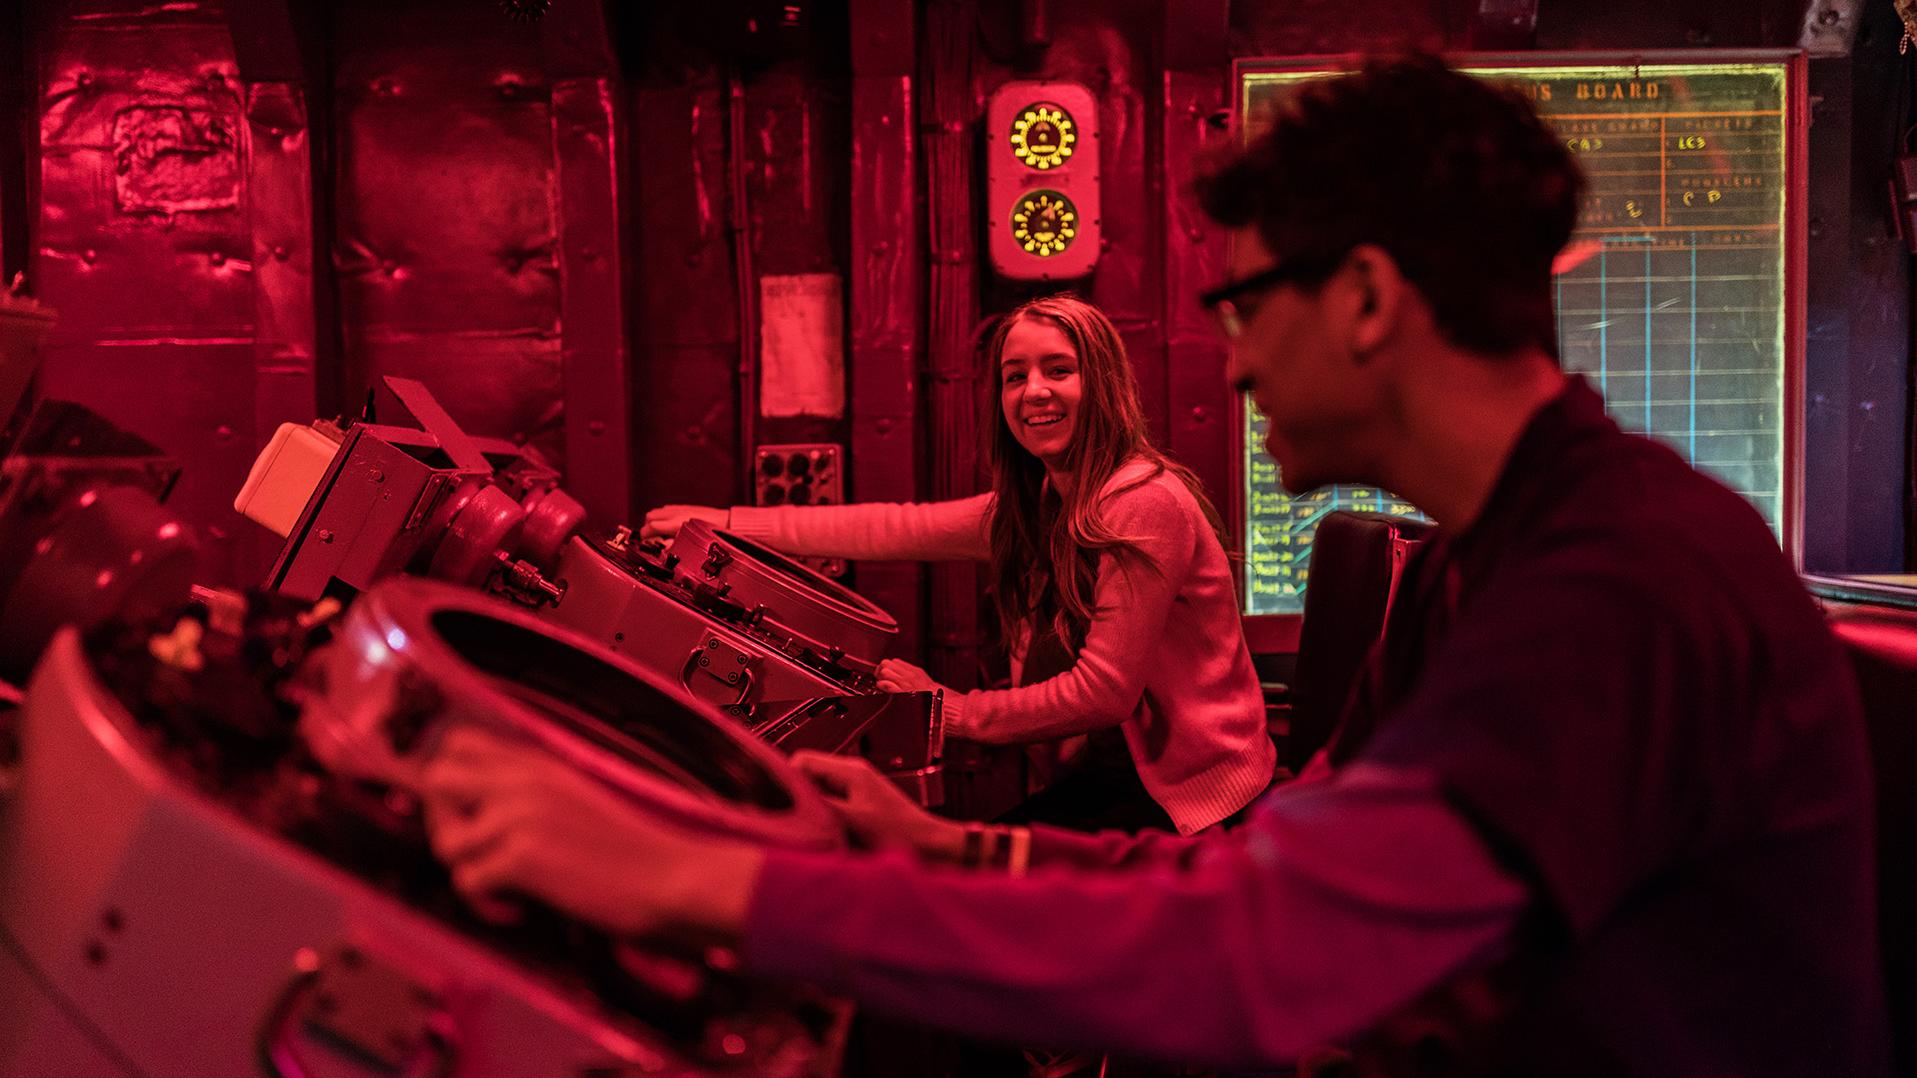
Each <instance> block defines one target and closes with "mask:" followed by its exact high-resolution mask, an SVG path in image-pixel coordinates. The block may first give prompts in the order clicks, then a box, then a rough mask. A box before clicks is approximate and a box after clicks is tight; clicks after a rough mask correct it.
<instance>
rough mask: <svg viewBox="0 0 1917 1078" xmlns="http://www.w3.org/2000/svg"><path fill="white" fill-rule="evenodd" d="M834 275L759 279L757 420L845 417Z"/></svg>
mask: <svg viewBox="0 0 1917 1078" xmlns="http://www.w3.org/2000/svg"><path fill="white" fill-rule="evenodd" d="M842 291H843V288H842V284H841V282H840V280H839V276H838V274H836V273H798V274H793V275H791V276H784V277H780V276H771V275H767V276H764V277H761V278H759V315H760V317H759V345H760V348H759V414H760V415H762V416H771V417H775V418H783V417H788V416H817V417H820V418H825V419H838V418H841V417H843V416H844V415H845V315H844V306H843V304H842V302H841V300H840V298H839V297H840V295H841V294H842Z"/></svg>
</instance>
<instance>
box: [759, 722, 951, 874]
mask: <svg viewBox="0 0 1917 1078" xmlns="http://www.w3.org/2000/svg"><path fill="white" fill-rule="evenodd" d="M792 765H793V766H794V767H797V768H798V769H799V770H800V771H803V772H804V773H805V775H806V777H807V778H810V779H811V780H812V782H813V784H814V785H816V786H818V788H819V789H820V790H822V791H824V793H825V795H826V796H827V797H829V798H831V800H832V803H833V805H834V807H836V808H837V809H838V810H839V815H840V816H841V817H842V818H844V820H845V823H846V826H847V827H849V828H850V829H851V830H852V833H853V834H855V835H857V836H858V837H859V838H860V839H861V840H863V841H864V842H865V843H866V844H867V845H871V846H886V845H902V846H908V847H910V848H912V849H914V850H916V851H918V852H919V854H920V855H922V856H924V857H927V858H930V859H932V860H936V861H957V860H958V859H959V857H960V855H961V854H962V853H963V851H964V847H965V829H964V827H962V826H961V825H959V824H956V823H953V822H952V821H950V820H944V819H940V818H939V817H937V816H934V815H932V814H931V813H929V812H927V811H925V810H924V809H922V808H920V807H919V806H918V805H916V804H914V803H913V802H912V800H911V799H910V798H908V797H906V796H905V794H903V793H902V792H900V790H899V788H898V787H897V786H894V785H893V784H892V781H891V780H890V779H888V778H886V777H885V776H884V775H881V774H879V770H878V768H875V767H873V766H872V765H871V763H869V762H868V761H866V760H864V759H862V758H860V757H857V756H830V755H827V754H825V753H823V752H812V751H809V750H801V751H799V752H795V753H793V754H792Z"/></svg>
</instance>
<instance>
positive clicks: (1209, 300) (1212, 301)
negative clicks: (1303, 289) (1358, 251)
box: [1198, 251, 1350, 340]
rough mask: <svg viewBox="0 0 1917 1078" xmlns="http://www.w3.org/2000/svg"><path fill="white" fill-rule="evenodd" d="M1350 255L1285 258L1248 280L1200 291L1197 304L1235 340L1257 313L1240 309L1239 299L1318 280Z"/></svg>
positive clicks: (1229, 282)
mask: <svg viewBox="0 0 1917 1078" xmlns="http://www.w3.org/2000/svg"><path fill="white" fill-rule="evenodd" d="M1349 253H1350V252H1348V251H1341V252H1339V253H1338V254H1337V255H1336V256H1334V257H1330V258H1325V257H1308V256H1307V257H1301V258H1290V259H1282V260H1280V261H1278V262H1275V263H1273V264H1272V265H1269V266H1266V267H1265V268H1264V269H1261V270H1259V271H1258V272H1257V273H1254V274H1252V275H1251V276H1249V277H1241V278H1239V279H1238V280H1236V281H1226V282H1225V283H1224V284H1221V285H1218V286H1217V287H1215V288H1208V289H1206V290H1205V291H1203V292H1200V293H1199V294H1198V305H1199V306H1201V307H1203V308H1204V309H1205V310H1207V311H1210V312H1211V314H1212V317H1214V318H1216V319H1218V325H1219V328H1221V329H1223V330H1224V332H1225V336H1226V337H1227V338H1230V339H1234V340H1235V339H1237V338H1238V337H1239V336H1241V335H1243V333H1244V332H1245V323H1246V322H1248V321H1250V320H1251V317H1252V315H1253V314H1254V313H1255V311H1252V312H1247V311H1244V310H1243V309H1241V308H1240V306H1239V305H1238V303H1237V302H1235V301H1236V300H1237V299H1238V297H1240V296H1249V295H1252V294H1254V293H1258V292H1268V291H1270V290H1271V289H1273V288H1276V287H1277V286H1279V285H1281V284H1284V283H1285V282H1287V281H1296V280H1301V279H1308V278H1311V277H1316V276H1318V275H1319V274H1321V273H1325V272H1327V271H1329V270H1330V269H1333V268H1335V267H1336V266H1337V265H1338V263H1340V262H1342V261H1344V258H1345V255H1346V254H1349Z"/></svg>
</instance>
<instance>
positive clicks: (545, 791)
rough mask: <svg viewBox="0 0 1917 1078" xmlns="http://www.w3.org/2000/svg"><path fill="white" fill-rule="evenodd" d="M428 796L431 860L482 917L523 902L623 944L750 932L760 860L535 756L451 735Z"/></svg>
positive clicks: (469, 733) (470, 735)
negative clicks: (515, 898) (532, 901)
mask: <svg viewBox="0 0 1917 1078" xmlns="http://www.w3.org/2000/svg"><path fill="white" fill-rule="evenodd" d="M421 792H422V793H423V795H424V800H425V807H426V826H427V833H428V835H429V837H430V838H431V840H432V845H433V850H434V851H435V852H436V853H438V854H439V856H440V859H441V860H443V861H445V862H446V864H447V866H448V867H449V868H451V869H452V877H453V884H454V886H455V887H456V888H458V890H459V891H460V893H461V894H462V895H463V896H465V897H466V898H467V899H468V900H469V901H471V902H472V903H473V904H474V907H475V909H477V910H478V911H479V912H480V913H481V914H482V915H492V916H495V917H496V916H499V915H500V912H501V910H502V906H501V903H500V899H501V897H502V896H506V895H512V894H519V895H525V896H528V897H531V898H536V899H538V900H540V901H542V902H545V903H547V904H548V905H551V906H553V907H554V908H556V909H559V910H561V911H564V912H566V913H568V914H571V915H572V916H575V917H577V918H579V919H580V920H582V921H586V922H588V923H591V924H595V925H598V926H600V927H601V928H604V929H607V930H609V931H612V932H615V933H618V934H621V935H627V936H661V935H675V934H685V935H696V936H698V937H700V938H701V939H710V938H712V937H715V936H716V937H718V938H720V939H731V938H734V937H736V936H737V935H738V934H739V933H740V932H741V931H742V930H743V928H744V922H745V914H746V909H747V907H748V905H749V904H750V902H751V898H752V888H753V886H754V885H755V884H756V883H757V881H758V872H759V866H760V865H761V864H762V862H763V855H762V854H761V853H760V851H759V850H758V849H757V848H755V847H752V846H749V845H745V844H741V843H735V842H726V841H723V840H713V839H708V838H703V837H700V838H694V837H692V836H690V835H688V834H686V833H684V832H682V831H680V830H679V829H677V828H674V827H671V826H669V825H666V824H663V823H661V822H659V821H657V820H654V819H652V818H650V817H648V816H647V815H645V814H644V813H643V812H641V811H639V810H638V809H637V808H635V807H634V806H633V805H632V804H631V803H629V802H627V801H626V800H624V799H623V798H621V797H619V796H618V795H617V794H615V793H614V792H613V791H611V790H609V789H607V788H606V787H605V786H603V785H601V784H600V783H599V782H597V781H595V780H594V779H592V778H590V777H588V776H586V775H584V774H581V773H580V772H578V771H576V770H574V769H573V768H571V767H568V766H567V765H565V764H564V763H561V762H560V761H559V760H557V759H555V758H553V757H552V756H550V755H548V754H546V753H544V752H541V751H539V750H538V749H535V748H533V747H531V746H528V745H524V744H520V743H516V742H511V741H506V740H502V739H501V738H498V737H495V736H493V735H490V734H486V733H482V732H481V731H478V730H475V729H471V728H469V727H458V728H455V729H453V730H450V731H448V733H447V735H446V737H445V738H444V739H443V740H442V741H441V743H440V746H439V748H438V751H437V752H436V753H435V754H434V756H433V758H432V759H431V761H430V762H428V764H427V765H426V768H425V772H424V775H423V779H422V789H421ZM510 908H511V907H510V906H509V905H508V906H505V907H504V909H507V910H510Z"/></svg>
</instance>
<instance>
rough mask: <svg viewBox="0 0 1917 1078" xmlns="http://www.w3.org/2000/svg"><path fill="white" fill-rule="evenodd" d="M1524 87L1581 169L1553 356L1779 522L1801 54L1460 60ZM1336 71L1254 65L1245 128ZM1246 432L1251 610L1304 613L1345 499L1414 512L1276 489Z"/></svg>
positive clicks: (1339, 490) (1259, 432)
mask: <svg viewBox="0 0 1917 1078" xmlns="http://www.w3.org/2000/svg"><path fill="white" fill-rule="evenodd" d="M1463 69H1464V70H1466V71H1468V72H1470V73H1471V74H1473V75H1476V76H1479V77H1481V78H1488V79H1493V80H1497V81H1502V82H1507V83H1510V84H1513V85H1516V86H1518V87H1520V88H1521V89H1522V90H1523V91H1524V92H1525V93H1526V95H1527V96H1529V97H1530V99H1531V100H1532V101H1533V102H1535V103H1536V105H1537V108H1538V111H1539V112H1540V113H1541V114H1542V115H1543V116H1544V117H1545V118H1546V120H1548V121H1549V122H1550V123H1551V124H1552V125H1553V126H1554V127H1555V128H1556V129H1557V130H1558V132H1559V133H1560V134H1561V135H1562V136H1563V138H1564V142H1565V145H1566V146H1567V147H1568V148H1569V149H1570V150H1571V152H1572V154H1573V155H1575V156H1576V158H1577V160H1578V163H1579V164H1580V165H1581V166H1582V167H1583V169H1584V173H1585V177H1586V179H1587V182H1588V190H1587V192H1586V196H1585V202H1584V207H1583V211H1582V214H1581V217H1580V222H1579V227H1578V230H1577V232H1576V234H1575V235H1574V236H1573V237H1572V240H1571V244H1570V246H1569V247H1568V248H1567V249H1566V251H1565V253H1564V254H1563V255H1562V256H1561V257H1560V258H1559V260H1558V265H1557V267H1556V276H1555V284H1554V288H1555V291H1556V300H1557V323H1558V350H1559V354H1560V355H1561V356H1562V358H1563V362H1564V365H1565V367H1566V368H1567V369H1569V370H1574V371H1580V372H1583V373H1584V374H1585V375H1586V376H1587V377H1589V378H1590V380H1591V382H1592V383H1593V384H1594V385H1595V386H1597V387H1598V389H1599V390H1600V391H1601V392H1602V393H1603V394H1604V398H1605V400H1606V401H1607V402H1608V404H1609V406H1610V411H1611V415H1612V417H1613V418H1615V419H1616V420H1617V421H1618V422H1619V423H1620V424H1621V425H1623V426H1624V427H1625V428H1627V429H1630V430H1636V431H1641V432H1647V433H1649V434H1651V435H1652V436H1654V437H1657V438H1660V439H1662V440H1664V441H1665V442H1666V443H1667V444H1669V445H1671V446H1672V447H1673V448H1675V449H1676V450H1677V451H1678V452H1679V453H1681V454H1683V456H1684V457H1685V459H1686V460H1689V461H1690V462H1692V463H1693V464H1695V465H1696V466H1697V467H1698V468H1700V469H1702V470H1703V471H1705V472H1707V473H1709V474H1711V475H1713V476H1716V477H1717V478H1718V479H1719V480H1721V481H1722V482H1724V483H1726V484H1728V485H1729V486H1731V487H1732V488H1733V489H1735V490H1737V491H1739V492H1741V493H1743V494H1744V496H1745V497H1747V498H1749V499H1750V500H1751V502H1752V503H1753V504H1755V505H1756V506H1757V508H1758V509H1759V510H1760V511H1761V512H1763V514H1764V516H1765V518H1766V519H1768V520H1769V521H1770V522H1771V525H1772V527H1773V528H1777V527H1780V526H1781V525H1782V524H1783V523H1784V515H1785V514H1786V513H1787V512H1788V511H1789V510H1788V506H1787V493H1788V491H1789V489H1790V486H1791V484H1789V483H1788V482H1787V467H1786V465H1787V462H1788V460H1789V459H1790V458H1788V457H1787V456H1786V453H1787V446H1786V438H1785V429H1786V419H1785V415H1786V406H1787V399H1788V396H1789V394H1788V393H1787V372H1788V371H1789V370H1790V365H1791V362H1792V357H1793V356H1794V355H1795V354H1796V350H1795V349H1793V348H1791V347H1789V345H1788V343H1787V330H1788V328H1789V327H1788V325H1787V323H1788V321H1789V313H1788V312H1789V308H1790V304H1789V295H1788V293H1787V290H1786V289H1787V284H1789V283H1790V282H1788V281H1787V274H1786V272H1785V266H1786V256H1787V249H1786V247H1787V242H1788V241H1789V240H1790V231H1791V230H1790V229H1789V228H1787V227H1786V216H1785V213H1786V194H1787V192H1788V191H1790V190H1791V185H1792V183H1793V182H1795V180H1796V176H1795V175H1794V169H1793V165H1792V162H1793V161H1794V160H1795V158H1796V155H1795V154H1794V153H1793V145H1792V141H1793V129H1794V128H1793V115H1792V112H1793V106H1792V91H1793V88H1794V87H1793V80H1794V79H1795V78H1796V77H1797V76H1796V74H1795V71H1796V68H1795V67H1794V65H1793V63H1792V62H1791V61H1789V60H1785V59H1777V60H1774V61H1771V60H1767V61H1764V62H1744V61H1739V62H1712V63H1696V62H1686V63H1645V62H1639V63H1629V64H1622V65H1619V64H1610V63H1589V62H1580V61H1578V60H1576V59H1575V58H1557V59H1554V60H1552V61H1549V62H1548V63H1547V64H1540V65H1537V66H1530V65H1524V66H1520V65H1514V64H1490V63H1485V64H1482V65H1478V64H1473V63H1469V62H1467V63H1465V64H1464V65H1463ZM1337 73H1338V72H1337V71H1335V70H1326V69H1324V68H1322V67H1320V68H1317V69H1304V68H1299V67H1296V66H1284V65H1277V64H1273V65H1270V66H1265V67H1262V68H1261V66H1260V65H1258V64H1247V65H1243V66H1241V67H1240V70H1239V91H1240V97H1239V107H1240V109H1241V110H1242V112H1241V115H1242V116H1243V117H1244V118H1245V123H1244V124H1242V125H1241V130H1243V131H1244V132H1245V133H1246V135H1247V136H1252V135H1255V134H1257V133H1258V132H1259V131H1261V130H1263V129H1264V127H1266V126H1268V125H1269V123H1270V117H1271V112H1272V109H1273V108H1274V107H1275V106H1276V105H1277V104H1278V103H1279V102H1281V101H1282V100H1283V98H1284V95H1285V94H1287V93H1288V92H1290V90H1291V89H1292V88H1294V87H1296V86H1297V85H1298V84H1299V83H1301V82H1303V81H1305V80H1309V79H1317V78H1325V77H1329V76H1335V75H1336V74H1337ZM1243 413H1244V418H1243V422H1242V425H1241V427H1240V434H1241V439H1242V441H1241V460H1240V469H1239V475H1240V477H1241V482H1242V488H1241V489H1240V490H1239V491H1238V492H1237V493H1238V505H1239V507H1240V510H1241V512H1242V513H1243V517H1242V519H1241V520H1240V522H1239V523H1240V525H1241V527H1242V531H1241V532H1240V534H1241V535H1243V536H1244V539H1245V588H1244V602H1245V612H1246V613H1247V614H1296V613H1299V612H1300V611H1302V610H1303V608H1304V586H1305V581H1306V579H1307V578H1308V576H1309V560H1310V550H1311V538H1312V535H1313V534H1314V532H1315V531H1316V530H1317V526H1318V522H1319V520H1321V519H1323V517H1324V515H1325V514H1326V513H1329V512H1331V511H1332V510H1334V509H1358V510H1368V511H1371V512H1384V513H1395V514H1415V513H1416V512H1417V510H1416V509H1415V507H1413V506H1411V505H1409V504H1407V503H1405V502H1403V501H1401V500H1399V499H1396V498H1393V497H1392V496H1391V495H1390V494H1388V493H1386V492H1383V491H1379V490H1375V489H1367V488H1349V487H1335V488H1328V489H1324V490H1318V491H1312V492H1310V493H1307V494H1304V495H1302V496H1297V497H1293V496H1290V495H1287V494H1286V493H1285V492H1284V491H1283V490H1282V489H1281V488H1280V487H1279V486H1278V477H1277V474H1276V470H1275V468H1274V467H1273V465H1272V463H1271V459H1270V458H1269V457H1268V456H1266V455H1265V453H1264V450H1263V445H1264V419H1263V417H1261V416H1259V415H1258V414H1257V411H1256V409H1254V408H1252V407H1251V406H1250V404H1249V402H1246V404H1245V407H1244V408H1243Z"/></svg>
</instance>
